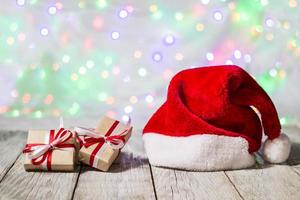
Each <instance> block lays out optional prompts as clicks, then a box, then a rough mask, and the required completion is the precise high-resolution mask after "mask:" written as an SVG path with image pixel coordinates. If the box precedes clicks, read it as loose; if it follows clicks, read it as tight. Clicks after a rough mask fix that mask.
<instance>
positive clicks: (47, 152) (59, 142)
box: [23, 128, 75, 170]
mask: <svg viewBox="0 0 300 200" xmlns="http://www.w3.org/2000/svg"><path fill="white" fill-rule="evenodd" d="M54 135H55V130H50V135H49V143H48V144H43V143H34V144H26V146H25V148H24V149H23V153H27V154H28V158H29V159H31V160H32V164H34V165H40V164H42V163H43V162H44V161H45V160H46V159H47V168H48V170H51V158H52V151H53V150H54V149H59V150H66V149H65V148H75V146H74V144H65V143H64V142H66V141H67V140H69V139H70V138H71V137H73V133H72V132H71V131H70V130H67V129H64V128H60V129H59V131H58V133H57V134H56V136H55V137H54Z"/></svg>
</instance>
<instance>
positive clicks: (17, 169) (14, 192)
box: [0, 155, 78, 200]
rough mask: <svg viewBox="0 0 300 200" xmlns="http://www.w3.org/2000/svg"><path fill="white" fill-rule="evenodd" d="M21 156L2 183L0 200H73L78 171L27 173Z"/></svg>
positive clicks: (0, 184) (0, 185)
mask: <svg viewBox="0 0 300 200" xmlns="http://www.w3.org/2000/svg"><path fill="white" fill-rule="evenodd" d="M23 160H24V156H23V155H22V156H20V157H19V158H18V160H17V161H16V162H15V164H14V165H13V167H12V168H11V169H10V170H9V172H8V173H7V174H6V176H5V177H4V178H3V180H2V182H1V183H0V194H1V195H0V199H30V200H34V199H71V197H72V193H73V190H74V187H75V184H76V180H77V176H78V171H77V172H70V173H65V172H64V173H61V172H26V171H25V170H24V167H23Z"/></svg>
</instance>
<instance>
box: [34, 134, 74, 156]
mask: <svg viewBox="0 0 300 200" xmlns="http://www.w3.org/2000/svg"><path fill="white" fill-rule="evenodd" d="M65 132H67V134H65V135H64V136H63V137H58V138H57V139H55V140H53V142H51V143H49V144H41V145H38V146H33V147H31V148H30V149H31V150H33V151H32V152H29V153H28V158H29V159H35V158H38V157H40V156H42V155H43V154H45V153H46V152H47V151H49V150H50V149H60V150H67V149H70V148H57V147H56V145H57V144H59V143H61V142H62V141H64V140H65V139H67V138H68V137H70V134H72V133H71V132H70V131H69V130H64V131H63V132H62V133H61V135H62V134H63V133H65Z"/></svg>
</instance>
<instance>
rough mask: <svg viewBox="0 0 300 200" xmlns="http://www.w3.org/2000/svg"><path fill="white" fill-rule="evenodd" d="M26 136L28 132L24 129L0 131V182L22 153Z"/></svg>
mask: <svg viewBox="0 0 300 200" xmlns="http://www.w3.org/2000/svg"><path fill="white" fill-rule="evenodd" d="M25 138H26V133H25V132H22V131H1V132H0V149H1V151H0V158H1V159H0V182H1V180H2V179H3V177H4V175H5V174H6V173H7V171H8V170H9V169H10V168H11V166H12V165H13V164H14V162H15V161H16V159H17V157H18V156H19V155H20V153H21V151H22V148H23V147H24V145H25Z"/></svg>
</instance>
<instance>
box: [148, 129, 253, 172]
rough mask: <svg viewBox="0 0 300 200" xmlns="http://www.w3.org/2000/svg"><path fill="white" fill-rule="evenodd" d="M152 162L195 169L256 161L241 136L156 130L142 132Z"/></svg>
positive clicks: (229, 166)
mask: <svg viewBox="0 0 300 200" xmlns="http://www.w3.org/2000/svg"><path fill="white" fill-rule="evenodd" d="M143 140H144V145H145V149H146V153H147V155H148V158H149V162H150V163H151V164H152V165H156V166H162V167H170V168H179V169H187V170H195V171H214V170H225V169H239V168H246V167H250V166H252V165H254V164H255V158H254V156H253V155H252V154H249V152H248V142H247V140H245V139H244V138H242V137H228V136H218V135H212V134H204V135H193V136H188V137H171V136H166V135H162V134H157V133H145V134H144V135H143Z"/></svg>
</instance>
